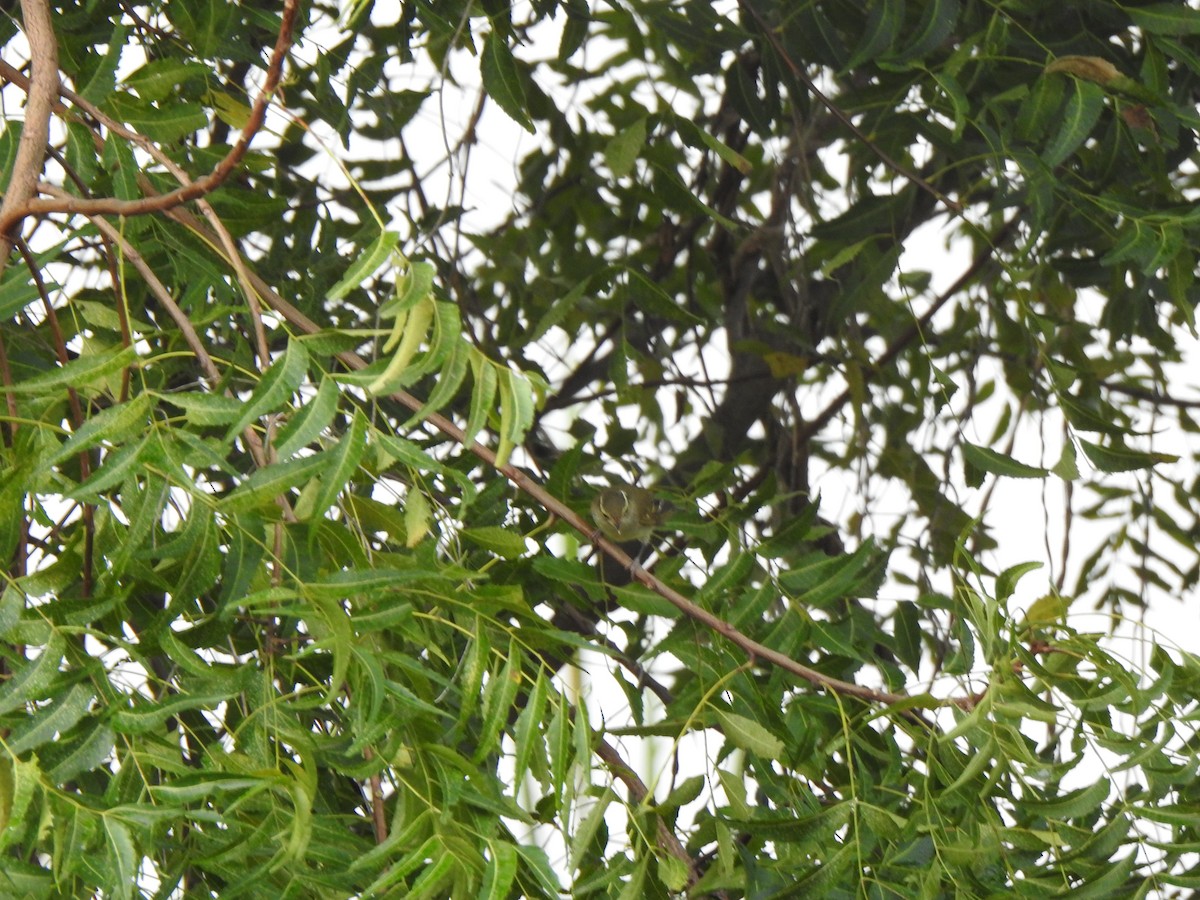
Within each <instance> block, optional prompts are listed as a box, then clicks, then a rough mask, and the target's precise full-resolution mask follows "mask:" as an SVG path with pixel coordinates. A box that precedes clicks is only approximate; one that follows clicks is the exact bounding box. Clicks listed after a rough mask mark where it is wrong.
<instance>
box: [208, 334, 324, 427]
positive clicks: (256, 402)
mask: <svg viewBox="0 0 1200 900" xmlns="http://www.w3.org/2000/svg"><path fill="white" fill-rule="evenodd" d="M307 372H308V351H307V350H305V349H304V344H302V343H301V342H300V341H288V345H287V349H286V350H284V351H283V355H282V356H281V357H279V358H278V359H277V360H275V362H273V363H271V368H269V369H267V371H266V372H265V373H264V374H263V377H262V378H261V379H259V382H258V384H257V385H255V387H254V390H253V392H252V393H251V394H250V399H248V400H247V401H246V405H245V407H244V408H243V409H242V414H241V415H240V416H239V417H238V418H237V419H236V420H235V421H234V423H233V424H232V425H230V426H229V430H228V431H226V432H225V440H226V441H230V440H232V439H233V438H234V437H235V436H236V435H238V434H240V433H241V432H242V430H243V429H244V428H246V427H247V426H248V425H249V424H250V423H251V422H253V421H254V420H255V419H257V418H258V417H259V416H261V415H264V414H266V413H270V412H280V411H282V409H283V407H284V406H285V404H286V403H287V401H288V400H289V399H290V398H291V396H292V394H293V393H295V391H296V388H298V387H300V385H301V384H302V383H303V382H304V376H305V374H306V373H307Z"/></svg>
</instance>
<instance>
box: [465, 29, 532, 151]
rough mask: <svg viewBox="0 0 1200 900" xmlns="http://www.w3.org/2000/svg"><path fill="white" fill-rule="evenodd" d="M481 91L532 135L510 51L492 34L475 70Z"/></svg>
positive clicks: (521, 89) (524, 101)
mask: <svg viewBox="0 0 1200 900" xmlns="http://www.w3.org/2000/svg"><path fill="white" fill-rule="evenodd" d="M479 71H480V75H481V76H482V77H483V87H484V90H486V91H487V93H488V96H489V97H491V98H492V99H493V100H495V101H496V105H497V106H499V107H500V108H501V109H502V110H504V111H505V112H506V113H508V115H509V118H511V119H512V120H513V121H514V122H516V123H517V124H518V125H520V126H521V127H522V128H524V129H525V130H526V131H528V132H529V133H530V134H535V133H536V132H535V130H534V127H533V120H532V119H531V118H529V114H528V113H527V112H526V100H525V88H524V86H523V85H522V84H521V73H520V70H519V69H518V68H517V61H516V60H515V59H513V55H512V51H511V50H509V49H508V45H507V44H505V43H504V39H503V38H502V37H501V36H500V35H499V34H498V33H497V32H495V31H492V32H491V33H490V34H488V36H487V40H486V41H485V43H484V47H483V59H482V61H481V63H480V67H479Z"/></svg>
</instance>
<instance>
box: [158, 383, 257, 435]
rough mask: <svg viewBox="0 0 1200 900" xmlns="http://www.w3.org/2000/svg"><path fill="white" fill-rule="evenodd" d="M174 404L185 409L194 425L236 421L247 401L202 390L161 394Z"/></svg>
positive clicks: (225, 423)
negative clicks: (202, 391) (206, 392)
mask: <svg viewBox="0 0 1200 900" xmlns="http://www.w3.org/2000/svg"><path fill="white" fill-rule="evenodd" d="M160 396H161V397H162V399H163V400H166V401H167V402H168V403H170V404H171V405H172V406H177V407H179V408H180V409H182V410H183V413H184V415H185V416H186V417H187V420H188V422H189V423H190V424H192V425H199V426H200V427H205V426H209V425H228V424H229V423H230V422H233V421H236V419H237V418H238V416H240V415H241V414H242V412H243V411H244V410H245V408H246V403H245V401H243V400H239V399H238V398H237V397H230V396H227V395H226V394H205V393H201V392H200V391H187V392H185V393H169V394H162V395H160Z"/></svg>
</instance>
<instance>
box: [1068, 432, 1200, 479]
mask: <svg viewBox="0 0 1200 900" xmlns="http://www.w3.org/2000/svg"><path fill="white" fill-rule="evenodd" d="M1079 446H1080V447H1082V448H1083V453H1084V455H1085V456H1087V458H1088V459H1089V460H1090V461H1091V463H1092V465H1093V466H1095V467H1096V468H1097V469H1099V470H1100V471H1101V472H1134V471H1137V470H1138V469H1152V468H1154V467H1155V466H1156V465H1158V464H1159V463H1172V462H1177V461H1178V460H1179V457H1178V456H1172V455H1171V454H1169V453H1142V452H1139V451H1137V450H1130V449H1128V448H1127V447H1101V446H1100V445H1099V444H1093V443H1092V442H1091V441H1085V440H1084V439H1083V438H1079Z"/></svg>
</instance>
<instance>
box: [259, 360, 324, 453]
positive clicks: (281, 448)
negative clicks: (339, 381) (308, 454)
mask: <svg viewBox="0 0 1200 900" xmlns="http://www.w3.org/2000/svg"><path fill="white" fill-rule="evenodd" d="M340 396H341V395H340V394H339V393H338V389H337V385H336V384H335V383H334V380H333V379H332V378H329V377H325V378H322V379H321V384H320V386H319V387H318V388H317V393H316V394H315V395H313V397H312V399H311V400H309V401H308V402H307V403H305V404H303V405H302V406H301V407H300V409H299V410H297V411H296V412H295V413H294V414H293V415H292V417H291V418H290V419H288V421H287V424H285V425H284V426H283V427H282V428H280V429H279V431H278V432H276V434H275V440H274V444H273V446H274V447H275V453H276V455H277V456H278V457H279V458H280V459H288V458H290V457H292V456H295V455H296V453H297V452H298V451H299V450H301V449H302V448H304V447H307V446H308V445H309V444H311V443H312V442H313V441H315V440H316V439H317V438H318V437H320V436H321V434H322V433H323V432H324V431H325V429H326V428H328V427H329V424H330V423H331V422H332V421H333V416H334V414H335V413H336V412H337V406H338V398H339V397H340Z"/></svg>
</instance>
